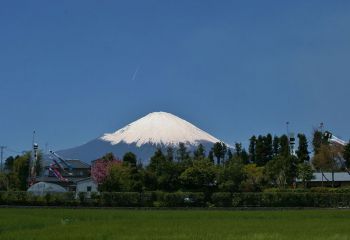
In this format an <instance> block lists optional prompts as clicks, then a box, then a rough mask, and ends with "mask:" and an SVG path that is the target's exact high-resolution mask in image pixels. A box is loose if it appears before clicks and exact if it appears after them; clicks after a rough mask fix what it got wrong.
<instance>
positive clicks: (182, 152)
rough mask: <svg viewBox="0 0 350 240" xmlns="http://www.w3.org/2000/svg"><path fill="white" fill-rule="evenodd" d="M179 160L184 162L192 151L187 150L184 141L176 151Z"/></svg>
mask: <svg viewBox="0 0 350 240" xmlns="http://www.w3.org/2000/svg"><path fill="white" fill-rule="evenodd" d="M176 153H177V157H176V158H177V161H178V162H182V161H185V160H187V159H188V158H189V157H190V153H189V152H188V151H187V148H186V145H185V144H184V143H182V142H181V143H179V148H178V149H177V151H176Z"/></svg>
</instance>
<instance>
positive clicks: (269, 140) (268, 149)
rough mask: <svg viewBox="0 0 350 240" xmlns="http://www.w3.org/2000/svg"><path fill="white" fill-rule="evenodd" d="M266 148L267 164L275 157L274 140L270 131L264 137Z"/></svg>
mask: <svg viewBox="0 0 350 240" xmlns="http://www.w3.org/2000/svg"><path fill="white" fill-rule="evenodd" d="M264 150H265V164H266V163H267V162H268V161H270V160H271V159H272V157H273V140H272V135H271V134H270V133H269V134H267V135H266V137H265V138H264Z"/></svg>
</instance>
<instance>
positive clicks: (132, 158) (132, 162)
mask: <svg viewBox="0 0 350 240" xmlns="http://www.w3.org/2000/svg"><path fill="white" fill-rule="evenodd" d="M123 163H124V164H126V165H128V166H131V167H136V163H137V159H136V155H135V154H134V153H132V152H127V153H125V154H124V156H123Z"/></svg>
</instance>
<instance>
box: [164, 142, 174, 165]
mask: <svg viewBox="0 0 350 240" xmlns="http://www.w3.org/2000/svg"><path fill="white" fill-rule="evenodd" d="M166 159H167V161H170V162H172V161H174V148H173V147H171V146H169V147H167V149H166Z"/></svg>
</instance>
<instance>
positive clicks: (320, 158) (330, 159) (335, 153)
mask: <svg viewBox="0 0 350 240" xmlns="http://www.w3.org/2000/svg"><path fill="white" fill-rule="evenodd" d="M341 152H342V147H341V146H338V145H329V144H321V146H320V147H319V148H318V149H317V153H316V154H315V155H314V157H313V159H312V164H313V166H314V167H315V168H316V169H317V170H319V171H321V172H324V171H330V172H331V173H332V187H334V172H335V171H337V170H340V168H339V165H338V163H339V162H341V161H342V160H341V157H342V156H341Z"/></svg>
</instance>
